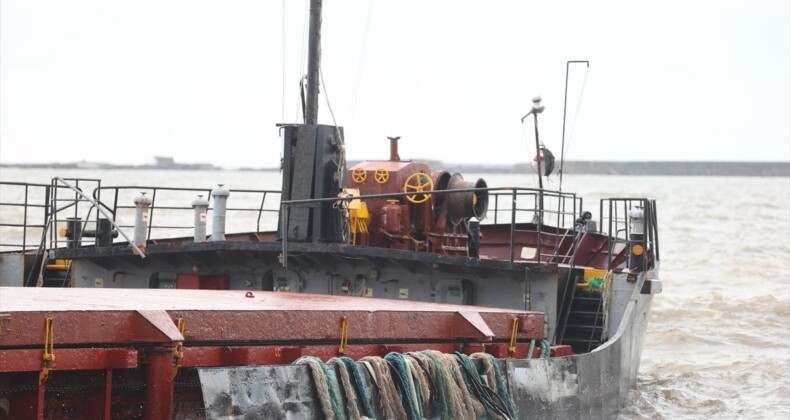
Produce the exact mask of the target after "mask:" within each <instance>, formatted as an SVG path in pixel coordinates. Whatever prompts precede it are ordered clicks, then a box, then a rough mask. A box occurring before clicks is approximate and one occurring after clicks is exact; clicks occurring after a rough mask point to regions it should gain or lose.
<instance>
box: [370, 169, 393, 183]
mask: <svg viewBox="0 0 790 420" xmlns="http://www.w3.org/2000/svg"><path fill="white" fill-rule="evenodd" d="M373 177H374V178H376V182H378V183H379V184H383V183H385V182H387V180H388V179H390V172H389V171H388V170H386V169H376V173H375V174H373Z"/></svg>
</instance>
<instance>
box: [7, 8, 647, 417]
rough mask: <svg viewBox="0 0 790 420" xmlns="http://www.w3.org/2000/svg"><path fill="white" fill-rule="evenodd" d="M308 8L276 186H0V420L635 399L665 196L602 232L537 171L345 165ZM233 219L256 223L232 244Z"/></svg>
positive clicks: (572, 411) (500, 413)
mask: <svg viewBox="0 0 790 420" xmlns="http://www.w3.org/2000/svg"><path fill="white" fill-rule="evenodd" d="M320 3H321V2H320V1H317V0H312V2H311V9H310V14H311V16H310V25H309V26H310V38H309V48H308V53H309V56H310V59H309V61H308V64H309V65H308V73H307V76H306V91H305V100H304V109H303V112H304V123H302V124H283V125H281V126H279V127H278V130H280V132H281V136H282V138H283V154H282V156H283V158H282V187H281V189H280V190H236V189H232V186H225V185H215V186H210V187H207V188H204V189H201V188H174V187H157V186H139V185H129V186H106V185H102V183H101V180H97V179H66V178H59V177H58V178H54V179H53V180H52V182H51V183H49V184H35V183H17V182H4V181H0V188H2V189H3V191H4V194H3V197H11V196H17V197H22V198H21V199H20V200H19V201H13V202H9V201H6V200H5V199H3V200H0V210H2V215H3V219H2V220H1V221H0V222H2V223H0V228H2V229H5V230H4V231H3V232H6V234H4V235H3V236H4V237H5V238H9V237H12V235H10V234H8V233H7V232H9V231H10V230H12V229H13V230H15V231H16V233H15V235H14V236H13V237H14V238H18V241H17V242H15V243H8V242H7V241H6V240H3V244H0V245H2V246H3V249H4V251H3V252H1V253H0V417H3V416H5V417H7V418H39V419H55V418H57V419H61V418H81V419H82V418H84V419H88V418H90V419H95V418H106V419H110V418H150V419H163V418H178V419H187V418H267V419H268V418H282V419H286V418H288V419H290V418H300V419H301V418H306V419H312V418H376V419H384V418H403V419H416V418H437V419H439V418H440V419H444V418H489V419H493V418H503V419H515V418H519V419H525V418H552V419H554V418H569V419H570V418H610V417H614V416H616V415H617V413H618V412H619V411H620V409H621V408H622V407H623V406H624V405H625V404H626V403H627V402H628V399H629V394H630V392H631V391H632V390H633V388H634V387H635V385H636V378H637V375H638V371H639V362H640V359H641V353H642V347H643V342H644V337H645V332H646V329H647V325H648V321H649V318H650V307H651V302H652V298H653V296H654V295H656V294H659V293H660V292H661V289H662V284H661V281H660V280H659V277H658V269H659V265H660V255H659V235H658V233H659V232H658V218H657V207H656V201H655V200H654V199H651V198H648V197H612V198H604V199H601V200H600V202H599V203H597V206H596V205H594V206H592V209H593V210H596V209H597V214H598V218H597V219H595V218H593V212H592V211H589V210H588V208H587V207H586V205H585V203H584V201H583V199H582V198H581V197H579V196H577V195H576V194H574V193H569V192H563V191H557V190H550V189H546V188H543V184H542V181H541V182H540V185H539V187H538V188H522V187H489V186H488V184H487V182H486V181H485V180H484V179H482V178H481V179H476V180H467V179H465V178H464V177H463V175H462V174H460V173H451V172H448V171H445V170H442V169H437V168H431V167H430V166H429V165H428V164H427V163H425V162H419V161H412V160H404V159H401V157H400V155H399V150H398V141H399V138H398V137H390V138H389V158H388V159H384V160H370V161H364V162H360V163H358V164H356V165H353V166H351V167H347V166H346V160H345V140H344V132H343V128H342V127H339V126H334V125H323V124H318V122H317V121H318V119H317V113H318V84H319V69H320V59H319V55H320V54H319V53H318V52H319V50H320V22H321V8H320ZM542 110H543V107H542V105H541V101H540V98H535V100H534V101H533V107H532V110H531V111H530V113H529V114H527V116H529V115H532V116H533V117H534V118H535V133H536V136H535V140H536V150H539V151H540V152H539V153H538V155H537V156H536V157H535V159H534V162H535V163H536V165H537V176H538V179H539V180H541V177H542V176H544V175H545V174H547V173H549V172H550V170H549V169H548V168H547V166H549V165H551V166H554V162H553V161H550V160H549V158H550V157H551V154H550V152H548V150H546V149H545V148H542V147H541V146H540V144H539V143H538V135H537V134H538V132H537V118H538V114H539V113H540V112H541V111H542ZM527 116H525V118H526V117H527ZM522 121H523V119H522ZM382 144H383V142H382ZM10 192H16V194H12V193H10ZM238 196H246V197H247V200H246V201H244V202H245V203H247V204H245V205H241V204H234V203H235V202H238V200H237V201H234V199H236V197H238ZM11 214H13V215H16V216H18V217H14V218H13V219H14V220H10V216H9V215H11ZM236 218H244V219H245V220H247V221H248V222H250V226H249V228H247V229H242V230H234V231H232V232H229V231H227V229H226V226H227V224H228V223H231V222H233V221H234V220H235V219H236ZM17 219H18V220H17ZM267 221H268V222H271V223H268V224H267ZM190 222H191V223H190ZM185 224H186V226H185ZM268 225H271V226H268ZM209 227H210V229H209ZM185 228H187V229H189V230H190V234H189V235H177V234H175V235H168V234H167V232H173V231H176V232H183V229H185ZM179 229H180V230H179Z"/></svg>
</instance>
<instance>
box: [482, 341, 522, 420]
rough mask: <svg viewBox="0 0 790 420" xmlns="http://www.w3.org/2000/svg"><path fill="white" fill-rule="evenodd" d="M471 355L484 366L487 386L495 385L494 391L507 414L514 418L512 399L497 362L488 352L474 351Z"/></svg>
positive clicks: (514, 411)
mask: <svg viewBox="0 0 790 420" xmlns="http://www.w3.org/2000/svg"><path fill="white" fill-rule="evenodd" d="M471 357H472V358H473V359H477V360H480V361H481V362H482V364H483V366H485V373H486V376H487V378H488V383H489V386H491V387H492V388H493V387H496V392H497V394H498V395H499V398H500V399H501V400H502V402H503V403H504V404H505V407H506V408H507V412H508V414H510V417H512V418H516V408H515V407H514V406H513V400H512V399H511V398H510V393H509V392H508V389H507V386H506V385H505V377H504V375H502V371H501V370H500V369H499V363H497V361H496V359H495V358H494V356H492V355H490V354H488V353H474V354H472V355H471ZM492 374H493V375H492ZM492 376H493V377H492Z"/></svg>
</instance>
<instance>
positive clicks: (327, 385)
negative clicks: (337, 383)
mask: <svg viewBox="0 0 790 420" xmlns="http://www.w3.org/2000/svg"><path fill="white" fill-rule="evenodd" d="M294 364H297V365H307V366H308V367H309V368H310V373H311V374H312V376H313V384H314V385H315V389H316V392H317V393H318V399H319V401H320V402H321V411H323V413H324V417H325V418H326V419H327V420H334V419H338V420H342V419H344V418H345V417H344V416H343V412H342V411H341V409H340V403H338V401H337V396H336V395H335V390H334V387H332V383H331V380H332V378H333V376H334V375H333V374H332V373H331V372H330V371H329V369H327V368H326V365H325V364H324V363H323V362H322V361H321V359H319V358H317V357H315V356H302V357H300V358H298V359H296V361H295V362H294Z"/></svg>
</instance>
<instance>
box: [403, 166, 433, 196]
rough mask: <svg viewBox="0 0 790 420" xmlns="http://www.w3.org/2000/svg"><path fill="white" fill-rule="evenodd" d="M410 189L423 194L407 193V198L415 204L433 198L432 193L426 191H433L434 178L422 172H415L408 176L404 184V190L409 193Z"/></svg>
mask: <svg viewBox="0 0 790 420" xmlns="http://www.w3.org/2000/svg"><path fill="white" fill-rule="evenodd" d="M410 191H414V192H420V193H423V194H414V195H407V196H406V199H407V200H409V201H411V202H412V203H414V204H420V203H424V202H426V201H428V199H429V198H431V195H430V194H425V192H430V191H433V180H432V179H431V177H430V176H428V175H426V174H424V173H422V172H417V173H413V174H411V176H409V177H408V178H406V183H405V184H403V192H405V193H407V192H410Z"/></svg>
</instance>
